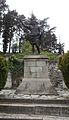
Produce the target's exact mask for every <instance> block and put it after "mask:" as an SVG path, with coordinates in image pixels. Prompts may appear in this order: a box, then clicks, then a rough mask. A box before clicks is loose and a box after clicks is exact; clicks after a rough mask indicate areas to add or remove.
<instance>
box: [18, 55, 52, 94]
mask: <svg viewBox="0 0 69 120" xmlns="http://www.w3.org/2000/svg"><path fill="white" fill-rule="evenodd" d="M48 63H49V61H48V57H46V56H43V55H29V56H25V57H24V78H23V80H22V83H21V84H20V86H19V87H18V88H17V92H20V93H23V94H48V95H49V94H53V92H52V84H51V82H50V79H49V75H48Z"/></svg>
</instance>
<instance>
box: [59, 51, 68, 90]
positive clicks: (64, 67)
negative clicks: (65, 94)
mask: <svg viewBox="0 0 69 120" xmlns="http://www.w3.org/2000/svg"><path fill="white" fill-rule="evenodd" d="M58 66H59V69H60V70H61V72H62V74H63V77H64V82H65V84H66V86H67V87H68V88H69V52H67V53H65V54H64V55H63V56H60V57H59V64H58Z"/></svg>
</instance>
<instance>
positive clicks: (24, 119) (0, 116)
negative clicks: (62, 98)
mask: <svg viewBox="0 0 69 120" xmlns="http://www.w3.org/2000/svg"><path fill="white" fill-rule="evenodd" d="M0 120H69V117H59V116H47V115H45V116H44V115H37V116H36V115H27V114H26V115H25V114H6V113H0Z"/></svg>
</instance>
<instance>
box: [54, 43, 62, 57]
mask: <svg viewBox="0 0 69 120" xmlns="http://www.w3.org/2000/svg"><path fill="white" fill-rule="evenodd" d="M56 49H57V50H58V54H59V55H61V54H64V43H60V42H59V43H58V44H57V48H56Z"/></svg>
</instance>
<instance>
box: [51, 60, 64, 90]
mask: <svg viewBox="0 0 69 120" xmlns="http://www.w3.org/2000/svg"><path fill="white" fill-rule="evenodd" d="M49 78H50V81H51V83H52V85H53V86H54V87H56V88H60V89H62V88H63V75H62V73H61V71H60V70H59V69H58V64H57V63H56V62H52V63H50V64H49Z"/></svg>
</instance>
